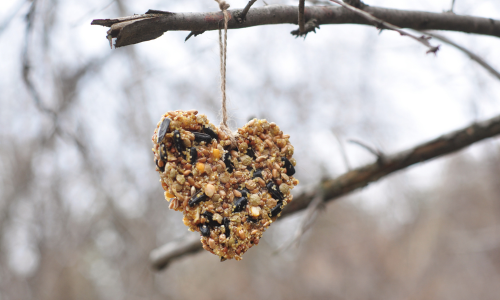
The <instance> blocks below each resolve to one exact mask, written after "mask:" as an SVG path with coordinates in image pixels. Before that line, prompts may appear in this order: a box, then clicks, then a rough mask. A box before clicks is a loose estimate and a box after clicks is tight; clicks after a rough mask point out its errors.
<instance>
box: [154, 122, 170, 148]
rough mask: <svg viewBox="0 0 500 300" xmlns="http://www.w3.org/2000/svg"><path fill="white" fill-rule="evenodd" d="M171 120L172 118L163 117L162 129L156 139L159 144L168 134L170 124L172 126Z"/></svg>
mask: <svg viewBox="0 0 500 300" xmlns="http://www.w3.org/2000/svg"><path fill="white" fill-rule="evenodd" d="M170 121H171V120H170V119H169V118H165V119H163V122H161V125H160V130H158V139H157V140H156V143H158V144H159V143H160V142H161V141H163V138H164V137H165V134H167V131H168V126H170Z"/></svg>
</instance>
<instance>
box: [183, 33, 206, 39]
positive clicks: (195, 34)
mask: <svg viewBox="0 0 500 300" xmlns="http://www.w3.org/2000/svg"><path fill="white" fill-rule="evenodd" d="M204 32H205V31H191V32H190V33H189V34H188V36H187V37H186V38H185V39H184V42H187V40H189V38H190V37H192V36H194V37H197V36H199V35H200V34H202V33H204Z"/></svg>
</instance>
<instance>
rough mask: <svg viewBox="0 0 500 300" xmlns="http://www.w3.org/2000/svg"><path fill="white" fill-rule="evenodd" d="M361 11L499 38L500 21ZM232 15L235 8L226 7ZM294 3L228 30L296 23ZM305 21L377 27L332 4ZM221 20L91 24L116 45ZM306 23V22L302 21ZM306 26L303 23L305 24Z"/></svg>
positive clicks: (232, 23) (185, 16) (166, 18)
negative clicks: (98, 26) (104, 32)
mask: <svg viewBox="0 0 500 300" xmlns="http://www.w3.org/2000/svg"><path fill="white" fill-rule="evenodd" d="M363 11H365V12H367V13H369V14H371V15H372V16H375V17H377V18H379V19H382V20H385V21H386V22H389V23H391V24H394V25H395V26H399V27H402V28H413V29H416V30H452V31H461V32H467V33H477V34H486V35H491V36H496V37H500V21H499V20H494V19H489V18H481V17H473V16H461V15H457V14H450V13H431V12H422V11H408V10H398V9H387V8H381V7H374V6H367V7H365V8H363ZM228 12H229V14H230V15H231V16H235V14H237V13H238V12H239V11H238V10H229V11H228ZM297 14H298V8H297V6H291V5H269V6H262V7H256V8H253V9H251V10H249V12H248V14H247V20H246V21H245V22H243V23H242V24H240V23H238V22H237V21H236V20H235V18H234V17H233V18H231V20H229V24H228V28H229V29H238V28H247V27H252V26H262V25H270V24H297ZM307 16H308V18H309V20H311V19H316V20H318V24H319V23H321V24H322V25H325V24H363V25H370V26H373V25H375V26H377V24H374V22H373V21H371V20H370V21H368V20H367V19H366V18H365V17H364V16H361V15H360V14H358V13H355V12H353V11H350V10H348V9H345V8H342V7H336V6H309V7H308V8H307ZM222 19H223V15H222V13H221V12H204V13H170V14H165V13H163V14H143V15H134V16H129V17H122V18H117V19H97V20H94V21H92V24H93V25H102V26H107V27H110V30H108V36H109V37H110V38H116V43H115V46H116V47H122V46H127V45H131V44H136V43H141V42H145V41H149V40H153V39H155V38H157V37H160V36H161V35H162V34H163V33H164V32H166V31H168V30H180V31H208V30H218V29H219V22H220V21H221V20H222ZM306 24H307V23H306ZM306 26H307V25H306Z"/></svg>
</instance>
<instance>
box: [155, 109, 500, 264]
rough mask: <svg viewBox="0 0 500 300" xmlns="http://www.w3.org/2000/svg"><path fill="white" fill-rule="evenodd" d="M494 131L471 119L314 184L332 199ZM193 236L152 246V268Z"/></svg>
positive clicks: (294, 205)
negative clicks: (457, 127)
mask: <svg viewBox="0 0 500 300" xmlns="http://www.w3.org/2000/svg"><path fill="white" fill-rule="evenodd" d="M496 135H500V116H497V117H494V118H492V119H489V120H486V121H483V122H479V123H474V124H472V125H470V126H467V127H465V128H462V129H460V130H457V131H453V132H450V133H448V134H446V135H443V136H440V137H438V138H436V139H434V140H431V141H429V142H426V143H423V144H420V145H418V146H416V147H414V148H410V149H408V150H405V151H401V152H399V153H396V154H393V155H387V156H385V158H384V160H383V161H382V162H380V163H379V162H376V163H373V164H369V165H366V166H364V167H360V168H357V169H354V170H352V171H350V172H347V173H345V174H343V175H341V176H339V177H337V178H335V179H330V180H325V181H323V182H322V183H321V184H320V185H319V187H317V188H319V189H321V190H322V191H323V201H325V202H326V201H332V200H335V199H338V198H339V197H341V196H344V195H346V194H348V193H350V192H352V191H354V190H356V189H359V188H362V187H365V186H367V185H368V184H370V183H371V182H375V181H377V180H379V179H380V178H382V177H384V176H387V175H389V174H391V173H394V172H396V171H399V170H402V169H405V168H407V167H409V166H411V165H414V164H417V163H420V162H424V161H428V160H431V159H433V158H436V157H439V156H442V155H446V154H450V153H453V152H455V151H458V150H460V149H463V148H465V147H467V146H469V145H471V144H473V143H476V142H478V141H481V140H484V139H487V138H490V137H493V136H496ZM316 190H317V189H316ZM316 190H314V191H312V192H305V193H303V194H300V195H298V196H296V197H294V200H293V201H292V202H290V203H289V204H288V205H287V206H286V208H285V209H284V210H283V212H282V213H281V218H283V217H286V216H288V215H291V214H293V213H295V212H298V211H301V210H304V209H306V208H307V207H308V206H309V204H310V203H311V201H313V199H314V197H315V195H316V192H315V191H316ZM197 239H198V237H197ZM197 239H196V240H195V239H194V238H193V240H192V242H191V243H190V244H189V245H186V244H180V245H179V244H178V243H177V242H174V243H168V244H166V245H164V246H162V247H160V248H158V249H156V250H154V251H153V252H152V255H151V264H152V266H153V268H155V269H157V270H161V269H162V268H164V267H165V266H166V265H167V264H168V263H170V262H171V261H173V260H174V259H176V258H179V257H182V256H183V255H184V254H185V253H191V252H194V251H197V250H201V249H202V247H201V243H200V242H199V241H198V240H197ZM181 248H182V249H181ZM183 249H188V250H183ZM183 251H184V252H183ZM153 253H154V255H153Z"/></svg>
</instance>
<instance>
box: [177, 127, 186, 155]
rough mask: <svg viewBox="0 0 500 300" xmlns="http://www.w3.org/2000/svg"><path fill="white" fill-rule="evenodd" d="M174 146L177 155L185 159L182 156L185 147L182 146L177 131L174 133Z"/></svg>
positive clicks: (179, 134) (182, 143)
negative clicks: (177, 152)
mask: <svg viewBox="0 0 500 300" xmlns="http://www.w3.org/2000/svg"><path fill="white" fill-rule="evenodd" d="M174 145H175V149H177V151H179V154H181V155H182V157H184V158H185V157H186V155H185V154H184V151H186V146H184V142H183V141H182V139H181V133H180V132H179V130H175V131H174Z"/></svg>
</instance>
